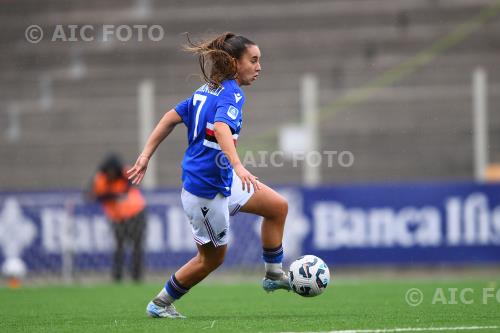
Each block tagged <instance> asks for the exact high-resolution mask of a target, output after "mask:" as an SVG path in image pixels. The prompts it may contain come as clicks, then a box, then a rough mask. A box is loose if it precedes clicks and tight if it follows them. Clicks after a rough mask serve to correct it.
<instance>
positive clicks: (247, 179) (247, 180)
mask: <svg viewBox="0 0 500 333" xmlns="http://www.w3.org/2000/svg"><path fill="white" fill-rule="evenodd" d="M234 172H235V173H236V175H237V176H238V177H239V178H240V179H241V187H242V190H243V191H245V188H246V190H247V191H248V193H250V189H251V187H250V186H251V185H253V189H254V191H258V190H260V182H259V178H257V177H256V176H254V175H252V174H251V173H250V171H248V170H247V169H246V168H245V167H244V166H243V165H242V164H240V165H238V166H236V167H235V168H234ZM250 184H251V185H250Z"/></svg>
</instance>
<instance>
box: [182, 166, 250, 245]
mask: <svg viewBox="0 0 500 333" xmlns="http://www.w3.org/2000/svg"><path fill="white" fill-rule="evenodd" d="M241 186H242V184H241V180H240V178H239V177H238V176H236V174H235V173H234V171H233V184H232V186H231V196H229V197H224V196H223V195H222V194H220V193H218V194H217V195H216V196H215V198H213V199H206V198H202V197H198V196H196V195H194V194H192V193H189V192H188V191H186V190H185V189H182V193H181V200H182V206H183V208H184V212H185V213H186V215H187V217H188V220H189V223H190V224H191V229H192V232H193V238H194V240H195V242H196V243H197V244H199V245H203V244H207V243H209V242H212V243H213V244H214V246H216V247H217V246H221V245H226V244H227V243H228V241H229V216H234V215H236V214H237V213H238V212H239V210H240V209H241V207H243V206H244V205H245V204H246V203H247V201H248V200H249V199H250V197H251V196H252V195H253V192H254V190H253V187H252V188H251V190H250V193H249V192H248V191H246V190H245V191H243V190H242V188H241Z"/></svg>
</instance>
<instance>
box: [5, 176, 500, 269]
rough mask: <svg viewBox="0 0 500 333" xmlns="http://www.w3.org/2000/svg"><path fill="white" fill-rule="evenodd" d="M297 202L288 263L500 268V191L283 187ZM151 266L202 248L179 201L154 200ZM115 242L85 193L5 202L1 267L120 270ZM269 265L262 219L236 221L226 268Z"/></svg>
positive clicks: (288, 233)
mask: <svg viewBox="0 0 500 333" xmlns="http://www.w3.org/2000/svg"><path fill="white" fill-rule="evenodd" d="M279 192H280V193H282V194H283V195H284V196H285V197H287V198H288V200H289V215H288V219H287V225H286V230H285V240H284V248H285V256H286V258H287V260H288V261H291V260H293V259H294V258H296V257H298V256H300V255H302V254H315V255H317V256H320V257H321V258H323V259H324V260H325V261H326V262H327V263H331V264H334V265H339V264H370V265H373V264H404V265H411V264H417V263H418V264H441V263H447V264H458V263H465V264H466V263H499V262H500V185H477V184H474V183H443V184H436V183H429V184H425V183H416V184H390V185H350V186H332V187H320V188H302V187H282V188H280V189H279ZM146 198H147V202H148V224H147V233H146V241H145V257H146V265H147V267H148V268H149V269H150V270H155V269H165V268H174V267H177V266H179V265H181V264H183V263H184V262H185V261H186V260H188V259H189V258H191V257H192V256H193V255H194V254H195V252H196V247H195V243H194V241H193V239H192V236H191V229H190V225H189V223H188V221H187V219H186V218H185V216H184V212H183V209H182V207H181V203H180V193H179V191H178V190H176V191H154V192H150V193H147V195H146ZM113 248H114V240H113V236H112V234H111V228H110V225H109V222H108V221H107V220H106V218H105V217H104V215H103V213H102V210H101V208H100V207H99V206H98V205H96V204H92V203H87V202H84V201H83V200H82V198H81V194H80V193H79V192H71V191H67V192H32V193H0V263H5V262H6V261H7V259H8V258H21V259H22V260H23V261H24V262H25V263H26V265H27V267H28V269H29V270H30V271H58V270H60V269H61V266H62V262H63V260H64V259H63V258H64V256H65V255H68V254H70V255H71V257H72V258H73V266H74V268H75V270H103V269H108V268H109V266H110V264H111V253H112V251H113ZM259 263H261V245H260V219H259V218H258V217H256V216H253V215H248V214H242V213H240V214H238V215H237V216H236V217H234V218H233V219H232V222H231V230H230V244H229V251H228V255H227V258H226V262H225V266H226V267H234V266H254V265H256V264H259Z"/></svg>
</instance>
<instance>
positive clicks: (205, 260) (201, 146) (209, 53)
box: [128, 33, 290, 318]
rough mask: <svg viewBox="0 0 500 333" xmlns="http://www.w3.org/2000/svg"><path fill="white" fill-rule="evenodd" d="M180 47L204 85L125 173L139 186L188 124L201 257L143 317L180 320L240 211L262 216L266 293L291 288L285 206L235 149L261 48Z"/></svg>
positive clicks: (190, 193)
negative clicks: (179, 304) (158, 153)
mask: <svg viewBox="0 0 500 333" xmlns="http://www.w3.org/2000/svg"><path fill="white" fill-rule="evenodd" d="M185 48H186V50H187V51H189V52H192V53H194V54H196V55H198V58H199V63H200V67H201V72H202V74H203V77H204V79H205V81H206V84H205V85H203V86H201V87H200V88H198V90H196V91H195V92H194V93H193V95H192V96H191V97H189V98H187V99H186V100H184V101H182V102H180V103H179V104H177V106H176V107H175V108H174V109H172V110H170V111H168V112H167V113H166V114H165V115H164V116H163V118H162V119H161V120H160V122H159V123H158V125H157V126H156V128H155V129H154V130H153V132H152V133H151V135H150V137H149V139H148V141H147V143H146V145H145V147H144V149H143V151H142V153H141V154H140V155H139V157H138V158H137V161H136V163H135V165H134V166H133V167H132V168H131V169H130V170H129V171H128V174H129V179H131V180H132V182H133V183H134V184H139V183H140V182H141V180H142V179H143V177H144V174H145V172H146V169H147V166H148V162H149V159H150V158H151V156H152V155H153V153H154V152H155V150H156V148H157V147H158V145H159V144H160V143H161V142H162V141H163V139H165V138H166V137H167V136H168V135H169V134H170V133H171V132H172V130H173V129H174V127H175V126H176V125H177V124H180V123H184V125H186V128H187V136H188V148H187V150H186V152H185V154H184V159H183V162H182V171H183V172H182V181H183V189H182V193H181V199H182V205H183V207H184V211H185V213H186V215H187V217H188V219H189V222H190V223H191V226H192V231H193V238H194V241H195V242H196V245H197V247H198V254H197V255H196V256H195V257H194V258H192V259H191V260H190V261H188V262H187V263H186V264H185V265H184V266H182V267H181V268H180V269H179V270H178V271H177V272H175V273H174V274H172V276H171V277H170V279H169V281H167V283H166V284H165V287H164V288H162V290H161V291H160V293H159V294H158V295H157V296H156V297H155V298H154V299H153V300H152V301H151V302H149V304H148V306H147V308H146V312H147V314H148V315H149V316H151V317H156V318H163V317H168V318H185V317H184V316H182V315H181V314H180V313H179V312H177V311H176V309H175V307H174V305H173V303H174V301H176V300H178V299H179V298H181V297H182V296H183V295H184V294H186V293H187V292H188V291H189V289H190V288H191V287H193V286H194V285H196V284H197V283H198V282H200V281H201V280H203V279H204V278H205V277H206V276H208V274H210V273H211V272H212V271H214V270H215V269H216V268H217V267H219V266H220V265H221V264H222V262H223V261H224V256H225V254H226V249H227V243H228V229H229V216H230V215H231V216H232V215H235V214H236V213H238V211H243V212H247V213H253V214H256V215H260V216H262V217H263V218H264V221H263V223H262V230H261V238H262V247H263V259H264V262H265V271H266V273H265V277H264V279H263V282H262V287H263V288H264V290H266V291H267V292H270V291H274V290H277V289H285V290H290V286H289V281H288V276H287V275H286V274H285V273H284V272H283V269H282V264H281V262H282V259H283V247H282V239H283V229H284V226H285V218H286V215H287V212H288V203H287V201H286V200H285V199H284V198H283V197H282V196H281V195H279V194H278V193H277V192H275V191H274V190H272V189H271V188H269V187H268V186H266V185H264V184H262V183H260V182H259V180H258V179H257V177H255V176H254V175H253V174H252V173H250V172H249V171H248V170H247V169H246V168H245V167H244V166H243V164H242V163H241V161H240V159H239V157H238V154H237V152H236V147H235V144H236V141H237V139H238V135H239V132H240V130H241V125H242V109H243V104H244V102H245V95H244V93H243V90H241V86H247V85H251V84H252V83H253V82H254V81H255V80H256V79H257V77H258V76H259V73H260V71H261V66H260V57H261V54H260V50H259V47H258V46H257V45H256V44H255V43H254V42H252V41H250V40H249V39H247V38H245V37H243V36H237V35H235V34H233V33H224V34H222V35H219V36H217V37H216V38H214V39H212V40H206V41H203V42H199V43H194V42H192V41H191V40H190V39H189V38H188V44H187V45H186V47H185ZM207 65H209V66H210V73H209V75H207V70H206V69H207V67H206V66H207Z"/></svg>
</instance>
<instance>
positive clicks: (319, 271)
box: [289, 255, 330, 297]
mask: <svg viewBox="0 0 500 333" xmlns="http://www.w3.org/2000/svg"><path fill="white" fill-rule="evenodd" d="M289 276H290V286H291V287H292V289H293V291H294V292H295V293H297V294H299V295H300V296H304V297H314V296H318V295H319V294H321V293H322V292H323V291H325V289H326V287H327V286H328V283H330V270H329V269H328V266H327V265H326V264H325V263H324V261H323V260H321V258H318V257H316V256H313V255H305V256H302V257H299V258H297V259H296V260H295V261H294V262H292V264H291V265H290V270H289Z"/></svg>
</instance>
